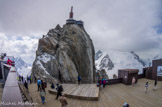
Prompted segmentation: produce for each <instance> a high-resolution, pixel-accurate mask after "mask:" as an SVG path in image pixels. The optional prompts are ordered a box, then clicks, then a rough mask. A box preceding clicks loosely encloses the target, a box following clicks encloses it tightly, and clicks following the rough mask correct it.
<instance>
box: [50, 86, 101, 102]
mask: <svg viewBox="0 0 162 107" xmlns="http://www.w3.org/2000/svg"><path fill="white" fill-rule="evenodd" d="M63 88H64V94H65V96H66V97H68V98H76V99H80V100H92V101H97V100H98V97H99V87H97V86H96V84H80V85H78V84H63ZM49 93H53V94H57V91H56V90H55V89H50V90H49Z"/></svg>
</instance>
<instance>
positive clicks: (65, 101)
mask: <svg viewBox="0 0 162 107" xmlns="http://www.w3.org/2000/svg"><path fill="white" fill-rule="evenodd" d="M59 101H60V102H61V105H62V107H67V105H68V102H67V99H66V97H65V94H63V95H62V96H61V97H60V98H59Z"/></svg>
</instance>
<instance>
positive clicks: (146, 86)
mask: <svg viewBox="0 0 162 107" xmlns="http://www.w3.org/2000/svg"><path fill="white" fill-rule="evenodd" d="M147 89H148V82H146V84H145V93H147Z"/></svg>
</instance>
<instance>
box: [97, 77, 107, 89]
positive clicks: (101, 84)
mask: <svg viewBox="0 0 162 107" xmlns="http://www.w3.org/2000/svg"><path fill="white" fill-rule="evenodd" d="M105 85H106V79H105V78H101V79H99V80H98V83H97V86H98V87H99V86H101V87H103V88H105Z"/></svg>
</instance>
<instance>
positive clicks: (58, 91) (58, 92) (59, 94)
mask: <svg viewBox="0 0 162 107" xmlns="http://www.w3.org/2000/svg"><path fill="white" fill-rule="evenodd" d="M62 91H63V87H62V85H60V86H59V87H58V89H57V96H56V100H57V99H58V97H59V96H62Z"/></svg>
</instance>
